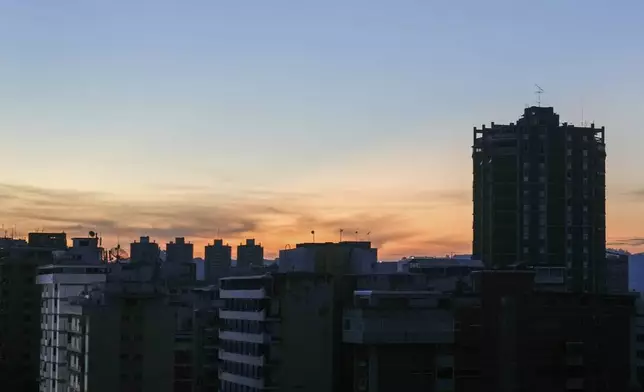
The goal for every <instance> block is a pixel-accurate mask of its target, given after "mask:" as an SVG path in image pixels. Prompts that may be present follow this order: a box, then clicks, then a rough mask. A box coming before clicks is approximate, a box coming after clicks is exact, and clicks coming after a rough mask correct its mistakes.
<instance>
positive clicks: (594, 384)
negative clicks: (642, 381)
mask: <svg viewBox="0 0 644 392" xmlns="http://www.w3.org/2000/svg"><path fill="white" fill-rule="evenodd" d="M533 281H534V275H533V274H532V273H531V272H528V271H503V272H500V271H485V272H480V273H478V276H477V277H476V279H475V282H476V283H475V286H476V287H475V290H476V291H477V293H478V297H479V299H480V304H478V305H476V306H456V307H455V328H454V330H455V342H456V344H455V353H454V359H455V368H454V370H455V374H454V382H455V390H456V391H483V392H488V391H489V392H502V391H508V392H509V391H526V392H530V391H534V392H537V391H553V392H557V391H561V392H564V391H606V392H609V391H628V390H630V389H629V388H630V387H631V386H632V385H631V366H630V364H631V328H632V321H633V316H634V301H635V297H634V296H632V295H628V294H626V295H596V294H582V293H561V292H559V293H557V292H537V291H534V290H533Z"/></svg>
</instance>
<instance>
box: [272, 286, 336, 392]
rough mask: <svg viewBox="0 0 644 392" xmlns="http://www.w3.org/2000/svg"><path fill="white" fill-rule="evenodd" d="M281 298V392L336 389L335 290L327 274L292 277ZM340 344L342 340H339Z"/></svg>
mask: <svg viewBox="0 0 644 392" xmlns="http://www.w3.org/2000/svg"><path fill="white" fill-rule="evenodd" d="M285 289H286V290H285V291H286V295H284V296H281V297H280V307H281V322H280V323H279V325H280V326H279V328H280V330H279V333H278V334H279V335H281V341H280V342H277V343H276V344H275V345H274V346H272V347H271V349H272V348H273V347H275V348H276V349H277V350H279V352H280V357H281V358H282V361H281V366H280V367H279V371H278V374H276V376H277V380H276V381H277V383H278V384H279V386H280V388H279V390H280V391H284V392H287V391H300V392H301V391H307V392H334V390H333V388H334V377H335V376H336V374H334V355H335V348H334V342H333V338H334V332H335V330H334V328H335V327H336V326H335V320H334V317H335V316H334V309H333V302H334V294H333V292H334V290H333V285H332V283H331V281H330V279H329V278H327V277H317V278H310V279H288V280H287V281H286V282H285ZM337 343H338V344H339V342H337Z"/></svg>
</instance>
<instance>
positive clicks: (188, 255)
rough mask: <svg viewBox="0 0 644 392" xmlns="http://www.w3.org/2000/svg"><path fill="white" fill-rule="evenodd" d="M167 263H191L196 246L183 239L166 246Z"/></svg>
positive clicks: (178, 238) (176, 239)
mask: <svg viewBox="0 0 644 392" xmlns="http://www.w3.org/2000/svg"><path fill="white" fill-rule="evenodd" d="M165 251H166V258H165V261H166V263H191V262H192V259H193V257H194V245H193V244H191V243H189V242H186V239H185V238H183V237H177V238H175V240H174V242H172V241H170V242H168V243H167V244H166V246H165Z"/></svg>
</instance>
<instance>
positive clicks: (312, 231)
mask: <svg viewBox="0 0 644 392" xmlns="http://www.w3.org/2000/svg"><path fill="white" fill-rule="evenodd" d="M311 235H312V236H313V243H314V244H315V230H311Z"/></svg>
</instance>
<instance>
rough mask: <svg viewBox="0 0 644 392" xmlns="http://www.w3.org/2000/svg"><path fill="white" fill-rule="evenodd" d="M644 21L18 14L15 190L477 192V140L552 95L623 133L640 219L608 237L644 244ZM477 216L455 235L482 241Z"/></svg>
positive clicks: (8, 131) (256, 4) (518, 8)
mask: <svg viewBox="0 0 644 392" xmlns="http://www.w3.org/2000/svg"><path fill="white" fill-rule="evenodd" d="M642 15H644V3H643V2H641V1H625V2H620V3H619V7H617V6H615V5H614V4H611V3H607V2H600V1H585V2H583V3H580V2H573V1H541V2H538V3H537V2H529V1H489V2H481V1H453V2H439V1H429V0H426V1H420V0H418V1H362V0H360V1H358V0H356V1H323V2H322V1H320V2H312V1H300V2H298V1H182V2H179V1H158V0H157V1H136V2H132V1H115V0H112V1H79V0H77V1H60V2H44V1H7V0H0V86H1V89H0V136H1V137H2V143H1V144H0V154H1V155H2V157H3V161H4V163H5V165H4V166H5V170H3V171H2V172H0V183H5V184H18V185H21V186H32V187H39V188H43V189H64V190H74V191H88V192H103V193H109V194H110V197H113V198H119V199H121V200H137V201H145V200H150V201H151V202H152V201H159V200H161V199H163V197H166V196H167V195H166V193H167V192H168V190H169V189H170V190H172V189H179V190H181V189H184V190H185V189H193V188H201V187H204V188H207V189H208V191H213V190H214V191H216V192H218V193H219V194H224V195H227V196H228V197H229V198H230V199H235V198H236V197H240V196H241V195H247V194H249V192H252V193H253V194H254V195H257V194H262V192H266V193H280V194H290V193H297V192H313V193H315V194H316V195H317V196H318V197H320V198H322V199H323V200H334V202H329V201H327V202H325V208H326V209H327V210H328V209H332V208H333V209H334V210H336V209H338V208H340V209H341V207H342V206H344V205H345V204H346V203H345V199H346V198H343V197H341V195H342V194H343V193H344V192H348V191H362V192H365V193H368V194H367V195H365V196H362V197H363V198H364V204H365V205H369V203H370V202H371V201H372V200H375V199H378V197H374V196H373V195H374V194H378V195H384V194H386V195H387V200H394V199H395V198H396V195H397V194H408V193H409V192H410V191H413V192H420V193H422V192H424V191H433V192H439V191H441V190H445V189H447V190H448V191H452V190H453V191H464V192H465V191H467V190H468V189H469V188H470V186H471V167H470V166H471V163H470V160H469V159H470V158H469V157H470V151H469V147H470V145H471V129H472V126H474V125H477V126H479V125H480V124H482V123H489V122H490V121H495V122H510V121H515V120H516V119H517V118H518V117H519V115H520V114H521V112H522V110H523V108H524V107H525V105H526V104H534V102H535V97H534V94H533V91H534V84H535V83H538V84H539V85H541V86H542V87H543V88H544V89H545V90H546V93H545V94H544V95H543V97H542V101H543V104H544V105H552V106H555V109H556V110H557V112H559V113H560V114H561V116H562V120H563V121H569V122H580V121H581V118H582V108H583V113H584V117H585V119H586V120H589V121H595V122H597V124H598V125H605V126H606V127H607V140H608V143H609V145H608V146H609V147H608V153H609V164H608V165H609V177H608V178H609V196H610V197H611V198H612V199H613V200H615V201H616V202H615V205H617V202H618V201H619V204H620V205H627V206H629V209H628V210H626V209H624V208H622V209H619V208H617V207H615V208H613V210H614V214H613V215H612V216H614V220H613V221H612V222H613V223H612V224H611V220H610V217H609V236H610V235H611V228H612V233H613V235H614V237H616V238H617V237H619V238H622V237H624V238H625V237H637V236H644V228H643V227H642V226H644V225H640V226H638V225H637V222H642V218H644V207H643V206H642V201H641V200H640V199H641V197H639V196H637V195H638V191H639V190H641V189H642V188H644V174H642V173H641V170H640V169H639V167H640V166H641V165H638V163H637V162H641V157H640V149H641V146H642V144H643V142H644V132H642V131H641V130H640V129H639V128H640V127H641V122H642V121H641V119H640V118H639V114H640V112H641V111H642V109H643V108H644V78H643V77H642V73H641V70H642V69H644V45H642V39H643V38H644V24H642V23H641V17H642ZM369 192H373V193H369ZM160 193H162V194H163V195H160ZM338 195H340V196H339V197H338ZM634 195H635V196H634ZM162 196H163V197H162ZM401 198H402V199H404V197H403V196H401ZM260 199H261V198H260ZM336 199H338V200H337V201H336ZM378 200H380V199H378ZM381 202H382V201H379V202H376V201H373V207H374V208H379V206H381V204H378V203H381ZM347 208H349V207H347ZM468 208H469V207H467V206H463V208H462V209H461V210H462V211H461V212H460V213H463V214H467V213H469V212H471V211H470V210H469V209H468ZM611 208H612V207H611V204H610V201H609V213H610V211H611ZM323 212H324V211H320V212H319V213H323ZM350 213H351V211H346V214H348V215H350ZM400 214H401V216H408V218H409V219H410V220H414V219H417V217H416V215H417V214H416V213H415V212H414V211H409V209H405V208H402V209H401V210H400ZM405 214H407V215H405ZM636 217H637V219H638V220H637V219H636ZM7 219H13V220H18V223H23V224H24V225H28V224H32V223H34V222H33V218H32V220H25V219H22V218H20V217H19V216H18V215H17V214H14V215H8V218H7ZM423 219H429V220H432V219H434V220H437V221H438V222H441V224H442V225H445V224H449V223H448V222H442V221H441V220H440V219H443V218H441V217H440V216H433V215H431V214H430V215H428V216H423ZM468 219H470V217H469V216H468V215H464V216H463V217H462V218H459V219H458V223H454V227H449V228H448V230H447V234H449V235H451V234H453V235H454V236H458V237H459V238H463V243H466V242H467V241H466V239H467V238H469V236H470V235H471V234H470V232H469V230H470V227H471V226H468V225H467V224H466V223H464V222H467V221H468ZM48 224H52V225H53V223H51V222H50V223H48ZM54 226H55V225H54ZM298 230H300V231H301V232H308V231H309V229H308V228H305V227H301V228H298ZM418 230H423V228H422V227H419V228H418ZM432 230H433V229H427V237H428V238H435V235H433V234H431V232H432ZM638 230H639V231H638ZM244 234H257V235H258V236H260V235H262V230H259V229H258V231H257V232H255V233H244ZM437 238H438V237H437ZM440 238H444V237H440ZM401 247H402V248H404V246H403V245H401Z"/></svg>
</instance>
